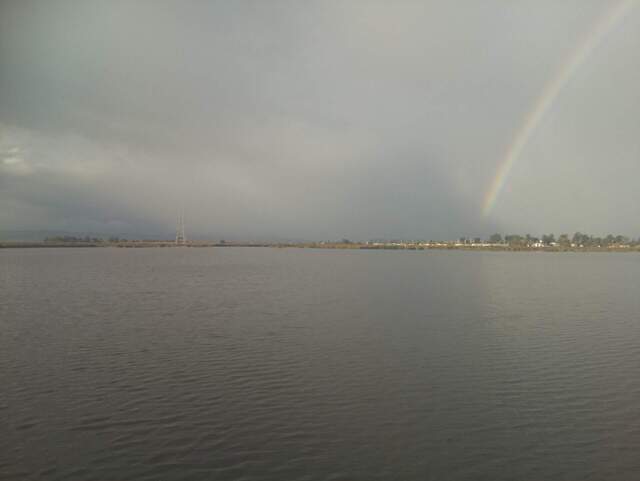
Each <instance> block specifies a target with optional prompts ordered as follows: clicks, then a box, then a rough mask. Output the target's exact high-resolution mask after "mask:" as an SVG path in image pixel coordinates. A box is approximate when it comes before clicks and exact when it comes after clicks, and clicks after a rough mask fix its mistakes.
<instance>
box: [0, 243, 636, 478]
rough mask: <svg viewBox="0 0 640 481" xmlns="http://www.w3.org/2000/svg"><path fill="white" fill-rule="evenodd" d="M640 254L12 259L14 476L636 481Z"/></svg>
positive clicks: (0, 387)
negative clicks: (590, 480)
mask: <svg viewBox="0 0 640 481" xmlns="http://www.w3.org/2000/svg"><path fill="white" fill-rule="evenodd" d="M639 374H640V255H636V254H631V253H629V254H606V253H593V254H586V253H584V254H572V253H562V254H558V253H556V254H554V253H492V252H463V251H347V250H308V249H269V248H200V249H196V248H191V249H190V248H155V249H115V248H113V249H111V248H99V249H20V250H18V249H6V250H1V251H0V382H1V384H0V433H1V434H0V479H16V480H31V479H38V480H99V481H110V480H134V479H135V480H158V481H170V480H186V479H193V480H200V479H213V480H261V479H264V480H294V479H295V480H363V481H364V480H491V481H495V480H572V481H573V480H578V479H580V480H587V479H592V480H631V479H640V375H639Z"/></svg>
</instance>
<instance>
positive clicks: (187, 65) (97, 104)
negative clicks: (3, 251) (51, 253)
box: [0, 1, 640, 238]
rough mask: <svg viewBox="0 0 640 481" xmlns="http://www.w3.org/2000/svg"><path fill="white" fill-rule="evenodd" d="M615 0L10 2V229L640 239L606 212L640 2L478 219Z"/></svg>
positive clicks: (2, 85)
mask: <svg viewBox="0 0 640 481" xmlns="http://www.w3.org/2000/svg"><path fill="white" fill-rule="evenodd" d="M609 6H610V2H606V1H603V2H598V1H593V2H584V1H581V2H563V3H562V4H559V3H558V2H531V3H518V4H517V5H516V4H505V3H504V2H495V3H493V2H460V3H456V4H455V5H452V2H393V3H389V2H142V1H139V2H120V1H116V2H92V1H88V2H63V1H53V2H44V1H42V2H19V1H15V2H4V3H2V6H0V63H1V65H0V115H1V116H0V162H1V164H0V187H2V190H1V191H0V201H2V203H3V205H4V206H8V207H5V208H4V209H3V210H2V212H1V213H0V224H1V226H2V228H11V227H14V228H20V229H22V228H29V227H33V228H42V227H46V228H57V227H61V226H62V227H64V228H69V229H72V230H82V229H88V228H91V229H92V230H93V231H99V230H101V229H102V230H104V231H114V232H115V231H118V230H122V229H126V230H127V231H129V232H130V231H131V230H132V229H135V228H136V226H137V228H138V229H139V230H141V231H144V232H141V234H143V233H145V232H151V231H153V232H158V231H159V232H167V233H169V232H170V231H171V229H172V227H173V222H174V219H175V216H176V215H177V214H178V213H179V212H180V211H181V210H183V209H184V211H186V213H187V218H188V220H189V222H188V226H189V228H190V229H191V231H192V232H196V233H197V234H198V235H203V236H204V235H206V236H238V237H252V238H269V237H281V238H282V237H290V238H336V237H344V236H346V237H355V238H369V237H375V236H379V237H391V236H394V237H427V238H429V237H434V238H442V237H454V236H458V235H472V234H475V233H479V234H487V233H489V232H490V231H491V230H493V229H496V228H498V227H499V226H500V227H504V228H510V227H513V228H522V229H526V230H530V231H534V232H535V231H536V229H540V230H548V229H561V228H564V227H565V226H566V228H567V229H572V228H578V227H579V228H581V229H585V230H589V229H590V230H603V229H620V228H622V230H625V232H627V233H629V234H632V235H636V233H635V232H629V231H628V230H626V227H627V226H628V225H629V224H630V223H631V222H632V216H633V215H635V213H634V211H633V209H632V208H626V209H625V208H623V209H622V211H621V214H622V215H621V216H620V218H616V219H615V220H614V219H612V218H611V216H608V215H607V208H608V207H611V206H614V205H616V203H617V201H618V200H619V199H618V197H617V196H618V195H619V193H620V192H622V193H623V194H624V195H627V196H630V198H629V199H627V202H625V205H631V204H632V202H630V201H632V200H636V201H637V197H633V196H634V195H635V194H633V193H632V191H631V181H630V180H629V179H630V178H631V177H632V176H634V175H637V174H639V173H640V172H639V171H638V163H637V162H635V161H634V159H637V158H638V156H637V154H638V151H639V147H638V144H637V141H636V135H634V132H635V131H637V130H636V129H635V128H634V127H635V126H637V123H638V118H639V113H640V108H639V107H638V98H637V94H636V88H635V87H634V86H635V85H637V80H638V78H637V72H638V71H640V68H638V67H640V65H639V64H638V60H637V59H636V57H637V56H636V55H634V53H635V52H636V50H637V46H638V42H639V41H640V39H639V37H638V25H639V24H638V18H637V17H638V15H637V14H636V13H635V12H634V13H632V14H631V15H629V18H627V19H626V20H625V22H624V24H623V25H621V26H620V28H618V29H617V30H616V32H613V33H612V34H611V35H610V38H609V39H608V40H607V42H606V43H605V44H604V45H602V46H601V48H600V49H599V52H596V53H595V54H594V58H593V59H592V60H590V61H589V62H588V64H587V65H585V66H584V67H583V69H582V71H581V75H579V76H578V78H576V79H575V80H574V81H573V82H572V84H571V88H570V89H568V90H569V91H568V92H566V93H563V95H562V103H561V105H558V107H557V108H554V110H553V112H552V115H549V117H550V118H549V119H548V120H547V121H546V122H545V123H544V125H543V126H542V127H541V128H540V129H539V132H537V134H536V138H535V139H532V141H531V145H530V147H529V148H528V149H526V152H525V154H523V158H522V161H521V162H520V163H519V166H518V168H516V169H514V173H513V176H512V179H511V181H510V184H509V186H508V188H507V189H506V191H505V193H504V195H503V196H502V198H501V200H500V202H499V203H498V205H497V206H496V210H495V215H494V216H493V217H491V218H487V219H484V218H482V216H481V214H480V213H481V203H482V198H483V196H484V194H485V192H486V190H487V188H488V185H489V184H490V181H491V178H492V177H493V175H494V172H495V169H496V167H497V165H498V163H499V161H500V158H501V156H502V155H503V154H504V151H505V149H506V147H507V145H508V143H509V141H510V138H511V137H512V136H513V135H514V133H515V131H516V130H517V128H518V124H519V123H520V122H521V119H522V118H523V116H524V115H525V114H526V112H527V110H528V109H529V108H530V107H531V105H532V103H533V102H534V101H535V99H536V97H537V95H538V94H539V92H540V90H541V89H542V87H543V86H544V84H545V82H546V81H547V79H548V78H549V77H550V76H552V75H553V74H554V72H555V70H556V69H557V68H558V66H559V65H561V64H562V62H563V61H564V60H565V59H566V58H567V57H568V56H569V55H570V54H571V52H572V51H573V49H574V48H575V46H576V44H578V43H579V42H580V41H581V38H582V37H583V35H584V33H585V32H586V31H588V30H589V28H591V26H592V25H593V24H594V22H595V21H596V20H597V19H598V18H599V17H600V16H601V15H602V14H603V12H605V11H606V10H607V8H609ZM594 89H597V92H598V95H594V94H593V92H594ZM611 118H615V120H616V124H618V125H623V127H622V128H617V129H616V128H615V127H614V126H612V122H610V121H609V120H610V119H611ZM551 126H553V127H551ZM587 133H588V135H587ZM576 139H579V141H576ZM546 146H550V147H548V148H545V147H546ZM594 152H597V153H598V155H594V154H593V153H594ZM606 152H610V153H613V154H614V155H613V156H612V157H611V158H610V159H609V160H610V161H611V162H614V167H613V168H612V169H610V170H608V171H607V177H608V178H607V185H605V186H603V185H602V184H599V183H598V180H597V179H598V178H601V176H600V177H598V178H596V176H594V175H593V174H592V173H591V171H593V170H595V171H596V172H598V169H599V168H598V166H600V165H602V161H603V160H602V155H604V154H605V153H606ZM618 168H621V169H620V170H621V171H622V173H621V174H620V175H617V174H615V171H616V170H618ZM554 172H556V173H558V172H559V173H561V175H554V174H553V173H554ZM584 189H586V190H587V192H589V193H590V195H583V194H581V192H583V190H584ZM592 195H597V197H598V199H599V201H598V202H599V203H598V204H597V205H599V206H602V205H604V206H607V208H599V209H600V210H598V208H595V204H594V203H593V202H591V200H590V199H591V197H590V196H592ZM635 204H637V202H635ZM594 209H595V210H594ZM594 212H596V213H597V214H598V215H597V216H594V215H592V214H593V213H594ZM523 213H526V218H523V215H522V214H523Z"/></svg>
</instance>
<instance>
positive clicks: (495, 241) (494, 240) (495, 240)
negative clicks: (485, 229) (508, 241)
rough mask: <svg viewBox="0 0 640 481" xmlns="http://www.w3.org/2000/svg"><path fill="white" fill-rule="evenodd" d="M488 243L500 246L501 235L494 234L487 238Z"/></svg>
mask: <svg viewBox="0 0 640 481" xmlns="http://www.w3.org/2000/svg"><path fill="white" fill-rule="evenodd" d="M489 242H491V243H492V244H502V234H498V233H495V234H493V235H492V236H491V237H489Z"/></svg>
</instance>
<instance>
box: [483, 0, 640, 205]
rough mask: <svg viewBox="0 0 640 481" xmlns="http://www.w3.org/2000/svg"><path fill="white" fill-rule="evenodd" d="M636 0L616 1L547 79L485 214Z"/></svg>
mask: <svg viewBox="0 0 640 481" xmlns="http://www.w3.org/2000/svg"><path fill="white" fill-rule="evenodd" d="M636 3H637V0H623V1H621V2H617V3H615V4H614V5H613V6H612V7H611V8H609V9H607V11H606V12H605V13H604V14H603V15H602V16H601V17H600V19H599V20H598V21H597V22H596V24H595V26H594V27H593V28H592V29H591V30H590V31H589V33H588V34H587V35H586V37H585V39H584V40H583V41H582V42H580V43H579V44H578V47H577V48H576V50H575V51H574V52H573V54H572V55H571V56H570V57H569V59H568V60H567V61H566V62H564V63H563V64H562V66H561V67H560V68H559V69H558V71H557V72H556V74H555V75H554V76H553V77H552V78H551V79H550V80H549V81H548V82H547V84H546V85H545V87H544V89H543V90H542V92H541V93H540V95H539V96H538V98H537V100H536V101H535V103H534V104H533V106H532V108H531V109H530V110H529V111H528V113H527V114H526V115H525V117H524V120H523V122H522V124H521V125H520V128H519V129H518V130H517V131H516V133H515V135H514V137H513V139H512V140H511V142H510V144H509V147H508V148H507V151H506V153H505V155H504V157H503V159H502V160H501V162H500V164H499V165H498V169H497V170H496V174H495V176H494V178H493V181H492V182H491V185H490V187H489V189H488V190H487V193H486V195H485V198H484V202H483V204H482V214H483V216H485V217H486V216H488V215H489V214H490V213H491V211H492V210H493V207H494V206H495V204H496V200H497V199H498V196H499V195H500V193H501V192H502V190H503V189H504V186H505V183H506V181H507V180H508V178H509V174H510V173H511V170H512V169H513V166H514V165H515V163H516V161H517V160H518V159H519V158H520V154H521V153H522V150H523V149H524V148H525V147H526V145H527V143H528V142H529V138H530V137H531V135H532V134H533V133H534V131H535V130H536V128H537V127H538V125H539V124H540V121H541V120H542V119H543V118H544V116H545V114H546V113H547V111H548V110H549V109H550V108H551V106H552V105H553V103H554V102H555V100H556V98H557V97H558V94H559V93H560V92H561V91H562V89H563V87H564V86H565V85H566V84H567V82H568V81H569V80H570V79H571V77H573V75H574V74H575V73H576V71H577V70H578V69H579V68H580V66H581V65H582V64H583V63H584V62H585V61H586V60H587V59H588V58H589V56H590V55H591V54H592V53H593V52H594V50H596V49H597V48H598V46H599V45H600V43H602V41H603V40H604V38H605V37H606V36H607V34H608V33H609V32H610V31H611V30H613V28H614V27H616V26H617V25H618V24H619V23H620V22H621V21H622V19H623V18H625V17H626V16H627V15H628V13H629V12H630V11H631V9H632V8H633V7H634V6H635V5H636Z"/></svg>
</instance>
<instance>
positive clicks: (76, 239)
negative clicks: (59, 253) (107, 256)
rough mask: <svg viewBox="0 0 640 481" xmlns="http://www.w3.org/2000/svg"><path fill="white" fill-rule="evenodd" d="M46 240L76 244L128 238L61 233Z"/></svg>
mask: <svg viewBox="0 0 640 481" xmlns="http://www.w3.org/2000/svg"><path fill="white" fill-rule="evenodd" d="M44 241H45V242H58V243H64V244H74V243H83V244H100V243H105V242H127V239H120V238H119V237H109V238H108V239H107V240H105V239H103V238H102V237H91V236H88V235H87V236H84V237H82V236H73V235H61V236H53V237H47V238H45V240H44Z"/></svg>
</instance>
